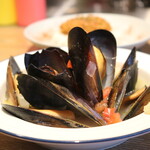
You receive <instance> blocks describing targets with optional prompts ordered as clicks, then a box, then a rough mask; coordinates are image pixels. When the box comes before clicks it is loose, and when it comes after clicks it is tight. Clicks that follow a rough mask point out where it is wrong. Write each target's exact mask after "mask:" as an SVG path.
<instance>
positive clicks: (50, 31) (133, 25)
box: [24, 13, 150, 48]
mask: <svg viewBox="0 0 150 150" xmlns="http://www.w3.org/2000/svg"><path fill="white" fill-rule="evenodd" d="M88 15H93V16H99V17H100V18H104V19H105V20H106V21H107V22H108V23H109V24H110V25H111V27H112V33H113V34H114V36H115V37H116V39H117V45H118V47H122V48H132V47H134V46H136V47H137V48H139V47H141V46H143V45H144V44H145V43H146V42H147V41H148V40H149V39H150V28H149V24H147V23H146V22H144V20H142V19H139V18H136V17H132V16H127V15H120V14H109V13H83V14H73V15H64V16H61V17H53V18H48V19H44V20H42V21H38V22H35V23H33V24H31V25H29V26H28V27H26V28H25V30H24V35H25V37H26V38H27V39H28V40H30V41H31V42H33V43H34V44H37V45H38V46H40V47H49V46H58V47H62V46H67V42H66V41H67V35H65V34H62V33H61V31H60V25H61V24H62V23H64V22H65V21H67V20H69V19H71V18H75V17H78V16H88Z"/></svg>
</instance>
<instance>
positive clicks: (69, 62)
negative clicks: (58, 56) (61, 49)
mask: <svg viewBox="0 0 150 150" xmlns="http://www.w3.org/2000/svg"><path fill="white" fill-rule="evenodd" d="M67 68H71V69H72V63H71V61H70V60H69V61H68V63H67Z"/></svg>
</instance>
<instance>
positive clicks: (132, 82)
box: [120, 47, 138, 93]
mask: <svg viewBox="0 0 150 150" xmlns="http://www.w3.org/2000/svg"><path fill="white" fill-rule="evenodd" d="M130 66H133V67H132V69H131V71H130V76H131V79H130V82H129V83H128V85H127V88H126V93H129V92H132V91H134V89H135V85H136V83H137V78H138V62H137V61H136V48H135V47H134V48H133V49H132V50H131V52H130V55H129V56H128V58H127V60H126V62H125V63H124V65H123V67H122V69H121V73H123V72H124V71H125V70H127V69H128V68H129V67H130ZM121 73H120V74H121Z"/></svg>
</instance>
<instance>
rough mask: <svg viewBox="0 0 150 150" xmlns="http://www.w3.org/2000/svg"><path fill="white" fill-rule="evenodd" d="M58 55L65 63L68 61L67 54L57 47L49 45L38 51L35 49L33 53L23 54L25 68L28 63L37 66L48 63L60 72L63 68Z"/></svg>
mask: <svg viewBox="0 0 150 150" xmlns="http://www.w3.org/2000/svg"><path fill="white" fill-rule="evenodd" d="M60 57H61V59H63V60H64V62H65V64H66V63H67V62H68V54H67V53H66V52H65V51H63V50H62V49H60V48H58V47H49V48H47V49H43V50H42V52H41V53H40V52H39V51H37V52H36V53H34V54H27V53H26V54H25V66H26V69H27V68H28V66H29V65H30V64H33V65H35V66H37V67H40V66H44V65H48V66H51V67H52V68H54V69H55V70H58V72H62V71H63V70H64V68H63V66H61V65H62V64H60V60H59V59H60Z"/></svg>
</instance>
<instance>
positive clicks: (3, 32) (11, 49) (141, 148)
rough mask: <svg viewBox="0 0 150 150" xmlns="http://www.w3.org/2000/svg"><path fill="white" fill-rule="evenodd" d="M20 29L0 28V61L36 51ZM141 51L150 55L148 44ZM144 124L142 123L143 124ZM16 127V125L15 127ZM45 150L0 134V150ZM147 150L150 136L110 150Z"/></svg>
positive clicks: (138, 138)
mask: <svg viewBox="0 0 150 150" xmlns="http://www.w3.org/2000/svg"><path fill="white" fill-rule="evenodd" d="M23 29H24V28H22V27H17V26H8V27H0V61H1V60H4V59H6V58H8V57H9V56H15V55H19V54H22V53H25V52H28V51H31V50H35V49H37V47H36V46H34V45H33V44H32V43H30V42H29V41H28V40H27V39H25V37H24V35H23ZM141 51H143V52H146V53H149V54H150V42H148V43H147V44H146V45H144V46H143V47H142V48H141ZM143 123H144V122H143ZM16 126H17V125H16ZM27 149H28V150H46V148H43V147H41V146H39V145H37V144H34V143H31V142H28V141H23V140H20V139H16V138H13V137H10V136H8V135H4V134H2V133H0V150H27ZM134 149H135V150H148V149H150V134H146V135H143V136H140V137H137V138H134V139H130V140H128V141H127V142H125V143H123V144H121V145H119V146H117V147H115V148H111V149H110V150H134Z"/></svg>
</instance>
